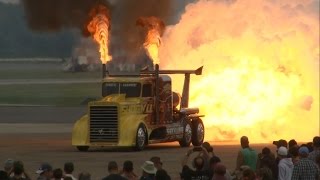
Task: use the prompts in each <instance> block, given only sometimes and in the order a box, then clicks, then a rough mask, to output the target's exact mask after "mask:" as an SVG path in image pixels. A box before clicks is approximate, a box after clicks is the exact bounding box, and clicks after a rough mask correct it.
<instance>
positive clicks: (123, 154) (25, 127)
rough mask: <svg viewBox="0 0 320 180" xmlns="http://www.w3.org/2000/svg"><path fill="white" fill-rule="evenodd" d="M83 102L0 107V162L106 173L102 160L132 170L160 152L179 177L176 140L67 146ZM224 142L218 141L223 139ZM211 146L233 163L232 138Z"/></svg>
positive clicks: (232, 165)
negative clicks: (135, 145) (137, 147)
mask: <svg viewBox="0 0 320 180" xmlns="http://www.w3.org/2000/svg"><path fill="white" fill-rule="evenodd" d="M85 109H86V108H85V107H68V108H64V107H37V106H33V107H19V106H11V107H0V114H1V118H0V162H4V161H5V160H6V159H7V158H12V159H15V160H21V161H23V162H24V164H25V167H26V171H27V172H28V173H29V174H30V175H31V177H32V178H34V179H35V178H36V174H35V171H36V169H37V168H38V167H39V165H40V164H41V163H42V162H49V163H51V164H52V166H53V167H54V168H63V164H64V162H67V161H72V162H74V164H75V174H76V175H77V174H78V173H80V172H82V171H87V172H90V173H91V174H92V179H93V180H96V179H101V178H102V177H104V176H106V175H107V164H108V162H109V161H112V160H115V161H116V162H118V164H119V166H120V167H122V163H123V162H124V161H125V160H132V161H133V163H134V168H135V169H134V171H135V172H136V174H138V175H140V174H141V169H140V166H141V165H142V163H143V162H144V161H145V160H148V159H149V158H151V157H152V156H159V157H161V159H162V161H163V164H164V169H166V170H167V171H168V173H169V174H170V175H171V177H173V179H179V172H180V171H181V165H180V162H181V159H182V158H183V156H184V154H185V153H186V152H187V151H188V148H180V147H179V144H178V143H177V142H174V143H165V144H155V145H150V146H148V147H147V148H146V149H145V150H144V151H142V152H136V151H133V150H132V149H131V148H121V149H117V148H116V149H110V148H106V147H99V148H94V149H91V150H90V151H89V152H78V151H77V150H76V148H75V147H73V146H71V130H72V126H73V123H74V121H75V120H76V119H77V118H79V117H80V116H81V115H82V114H83V113H85ZM226 143H227V144H228V145H224V144H226ZM211 144H212V145H213V148H214V152H215V153H216V155H218V156H219V157H220V158H221V159H222V161H223V163H224V164H225V165H226V166H227V168H228V169H229V170H231V171H232V170H233V169H234V168H235V163H236V156H237V151H238V150H239V148H240V145H239V143H238V142H232V143H230V142H215V141H211ZM265 146H268V147H270V148H271V149H272V150H273V151H274V150H275V147H274V146H273V145H271V144H267V145H266V144H254V145H252V147H253V148H254V149H256V150H257V151H259V152H261V149H262V148H263V147H265Z"/></svg>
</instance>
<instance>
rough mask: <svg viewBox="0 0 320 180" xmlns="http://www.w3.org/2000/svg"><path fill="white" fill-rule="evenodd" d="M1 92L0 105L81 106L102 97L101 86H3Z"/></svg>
mask: <svg viewBox="0 0 320 180" xmlns="http://www.w3.org/2000/svg"><path fill="white" fill-rule="evenodd" d="M0 92H1V93H0V104H28V105H50V106H79V105H81V103H82V102H84V101H85V100H86V99H87V98H99V97H101V84H100V83H81V84H46V85H38V84H35V85H2V86H0Z"/></svg>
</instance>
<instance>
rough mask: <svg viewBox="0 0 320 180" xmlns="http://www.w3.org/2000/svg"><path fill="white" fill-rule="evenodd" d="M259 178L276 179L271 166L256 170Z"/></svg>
mask: <svg viewBox="0 0 320 180" xmlns="http://www.w3.org/2000/svg"><path fill="white" fill-rule="evenodd" d="M256 175H257V179H259V180H274V179H275V178H274V177H273V173H272V171H271V170H270V169H269V168H260V169H257V171H256Z"/></svg>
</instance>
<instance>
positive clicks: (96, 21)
mask: <svg viewBox="0 0 320 180" xmlns="http://www.w3.org/2000/svg"><path fill="white" fill-rule="evenodd" d="M90 16H91V17H92V20H91V21H90V23H89V24H88V26H87V29H88V31H89V32H90V33H91V34H92V36H93V38H94V40H95V41H96V42H97V43H98V44H99V52H100V60H101V61H102V64H106V63H107V62H108V61H110V60H111V56H110V55H109V49H108V44H109V29H110V19H109V16H108V9H107V8H106V7H104V6H98V7H97V8H94V9H93V10H92V11H91V12H90Z"/></svg>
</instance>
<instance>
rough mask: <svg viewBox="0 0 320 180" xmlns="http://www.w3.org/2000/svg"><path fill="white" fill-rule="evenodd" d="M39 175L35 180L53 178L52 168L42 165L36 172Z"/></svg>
mask: <svg viewBox="0 0 320 180" xmlns="http://www.w3.org/2000/svg"><path fill="white" fill-rule="evenodd" d="M36 173H37V174H39V176H38V178H37V180H50V179H51V178H52V177H53V172H52V166H51V165H50V164H48V163H43V164H41V166H40V167H39V169H38V170H37V171H36Z"/></svg>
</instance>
